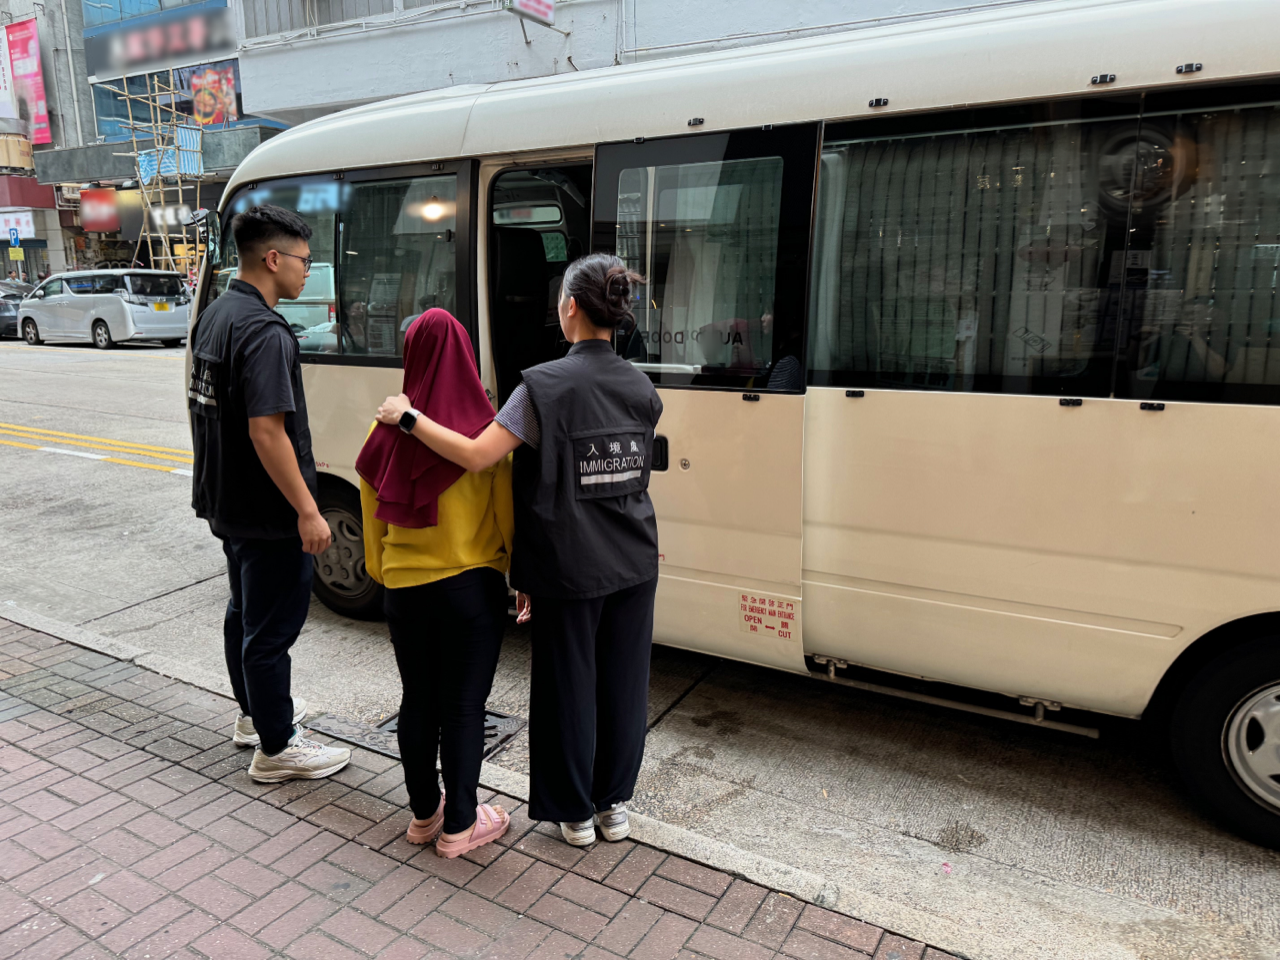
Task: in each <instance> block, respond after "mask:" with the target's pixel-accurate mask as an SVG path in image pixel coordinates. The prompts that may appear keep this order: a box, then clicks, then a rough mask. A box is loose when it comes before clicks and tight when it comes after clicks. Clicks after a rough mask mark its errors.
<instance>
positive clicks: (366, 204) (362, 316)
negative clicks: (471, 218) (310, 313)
mask: <svg viewBox="0 0 1280 960" xmlns="http://www.w3.org/2000/svg"><path fill="white" fill-rule="evenodd" d="M349 189H350V196H349V198H348V199H347V201H346V203H345V205H344V209H343V212H342V233H341V236H342V259H341V270H340V280H339V301H340V303H341V307H342V317H341V323H342V327H341V335H342V352H343V353H344V354H355V355H365V356H374V357H397V356H400V355H402V354H403V352H404V335H405V333H406V332H407V331H408V329H409V325H410V324H411V323H413V321H414V320H416V319H417V318H418V317H419V316H421V315H422V314H423V312H425V311H426V310H429V309H431V308H432V307H440V308H442V309H445V310H448V311H449V312H450V313H451V314H453V315H454V316H457V313H458V307H457V242H456V240H455V235H456V231H457V178H456V176H454V175H453V174H448V175H445V176H436V177H410V178H403V179H394V180H371V181H365V182H358V183H353V184H350V186H349Z"/></svg>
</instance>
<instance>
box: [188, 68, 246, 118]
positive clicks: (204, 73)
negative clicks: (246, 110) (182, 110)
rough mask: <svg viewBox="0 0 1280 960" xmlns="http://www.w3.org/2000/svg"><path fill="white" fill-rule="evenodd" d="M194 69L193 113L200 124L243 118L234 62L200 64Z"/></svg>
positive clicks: (192, 81)
mask: <svg viewBox="0 0 1280 960" xmlns="http://www.w3.org/2000/svg"><path fill="white" fill-rule="evenodd" d="M190 72H191V77H190V80H189V81H188V82H189V84H190V87H191V114H192V116H193V117H195V120H196V123H198V124H200V125H201V126H208V125H209V124H211V123H225V122H227V121H229V120H239V119H240V116H239V112H238V111H237V110H236V67H235V64H234V63H226V64H222V63H220V64H213V65H211V66H207V67H196V68H194V69H192V70H191V71H190Z"/></svg>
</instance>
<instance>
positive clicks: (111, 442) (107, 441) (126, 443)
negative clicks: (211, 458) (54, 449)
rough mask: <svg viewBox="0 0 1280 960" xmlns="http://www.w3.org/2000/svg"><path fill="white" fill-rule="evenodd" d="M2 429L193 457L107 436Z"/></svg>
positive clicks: (3, 426) (19, 426)
mask: <svg viewBox="0 0 1280 960" xmlns="http://www.w3.org/2000/svg"><path fill="white" fill-rule="evenodd" d="M0 429H3V430H5V431H9V430H20V431H22V433H23V434H27V435H32V434H42V435H45V436H58V438H64V436H65V438H70V439H73V440H93V442H95V443H105V444H109V445H111V447H127V448H128V449H132V451H138V452H142V451H160V452H161V453H182V454H183V456H187V457H189V456H192V453H191V451H184V449H179V448H178V447H156V445H155V444H151V443H133V442H131V440H111V439H108V438H106V436H90V435H87V434H68V433H63V431H61V430H46V429H45V428H42V426H23V425H22V424H3V422H0ZM147 456H150V454H147Z"/></svg>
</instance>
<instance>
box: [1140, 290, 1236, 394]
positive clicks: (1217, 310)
mask: <svg viewBox="0 0 1280 960" xmlns="http://www.w3.org/2000/svg"><path fill="white" fill-rule="evenodd" d="M1228 320H1229V318H1228V317H1227V316H1226V313H1225V311H1224V310H1223V309H1222V308H1221V307H1220V306H1218V305H1217V304H1216V303H1214V299H1213V297H1194V298H1192V299H1190V300H1185V301H1183V303H1182V304H1181V306H1180V308H1179V311H1178V319H1177V321H1176V322H1175V323H1174V324H1173V328H1172V330H1169V331H1168V332H1167V333H1165V332H1164V331H1163V330H1162V329H1161V327H1160V325H1158V324H1156V323H1149V324H1144V326H1143V328H1142V333H1141V339H1142V344H1143V347H1144V349H1143V351H1142V352H1143V354H1145V355H1146V356H1147V357H1148V358H1149V362H1148V363H1147V365H1146V366H1145V367H1143V368H1141V369H1140V371H1139V373H1138V379H1140V380H1171V381H1174V382H1179V383H1222V382H1223V381H1224V380H1225V379H1226V376H1227V374H1228V373H1229V372H1230V371H1231V369H1232V368H1233V367H1234V366H1235V363H1236V358H1237V356H1238V354H1239V352H1240V340H1241V339H1243V337H1242V336H1241V335H1240V334H1239V333H1238V334H1237V335H1236V336H1235V337H1232V336H1231V332H1232V331H1231V330H1230V329H1228V327H1229V323H1228ZM1166 322H1167V321H1166Z"/></svg>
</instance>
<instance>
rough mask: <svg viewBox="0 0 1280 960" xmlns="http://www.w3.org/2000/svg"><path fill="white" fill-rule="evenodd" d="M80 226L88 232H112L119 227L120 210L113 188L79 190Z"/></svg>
mask: <svg viewBox="0 0 1280 960" xmlns="http://www.w3.org/2000/svg"><path fill="white" fill-rule="evenodd" d="M80 226H81V227H83V228H84V229H85V230H86V231H88V232H90V233H114V232H115V231H116V230H119V229H120V211H119V209H118V208H117V207H116V191H114V190H81V191H80Z"/></svg>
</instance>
